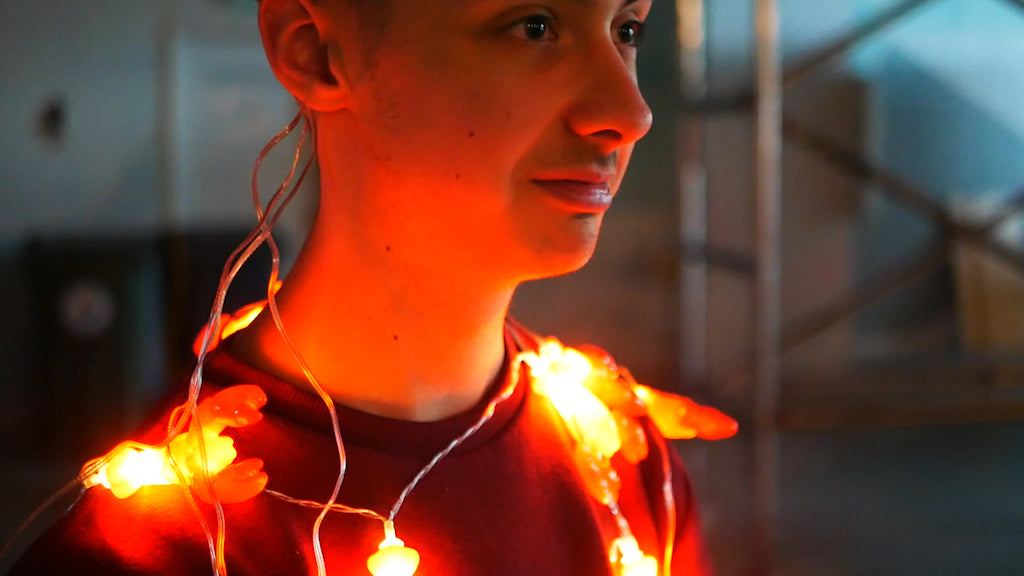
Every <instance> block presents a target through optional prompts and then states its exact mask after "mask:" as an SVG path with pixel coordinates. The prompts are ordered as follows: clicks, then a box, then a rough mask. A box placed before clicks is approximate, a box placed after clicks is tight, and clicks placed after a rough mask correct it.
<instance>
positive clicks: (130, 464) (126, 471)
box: [99, 446, 170, 498]
mask: <svg viewBox="0 0 1024 576" xmlns="http://www.w3.org/2000/svg"><path fill="white" fill-rule="evenodd" d="M166 464H167V452H165V451H163V450H153V449H150V448H141V449H140V448H134V447H128V446H125V447H122V448H120V449H118V451H117V452H116V453H115V454H114V456H113V458H111V459H110V463H109V464H107V466H106V468H105V469H104V470H103V471H101V473H100V474H101V475H100V477H99V482H100V483H101V484H103V485H104V486H106V487H107V488H109V489H110V491H111V492H112V493H113V494H114V496H117V497H118V498H127V497H129V496H131V495H132V494H135V491H136V490H138V489H139V488H141V487H142V486H156V485H163V484H170V482H169V481H168V480H167V478H166V477H165V476H164V473H163V472H164V467H165V466H166Z"/></svg>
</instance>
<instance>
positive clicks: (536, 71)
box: [260, 0, 651, 282]
mask: <svg viewBox="0 0 1024 576" xmlns="http://www.w3.org/2000/svg"><path fill="white" fill-rule="evenodd" d="M262 1H263V6H262V7H261V22H260V26H261V31H262V33H263V37H264V43H265V45H266V48H267V53H268V58H269V60H270V63H271V66H272V67H273V69H274V71H275V74H276V75H277V77H278V78H279V79H280V80H281V82H282V84H283V85H284V86H285V87H286V88H287V89H288V90H289V91H291V92H292V94H294V95H295V96H296V97H297V98H298V99H299V100H300V101H302V102H304V103H305V105H306V106H307V107H308V108H309V109H310V110H311V111H312V114H313V115H314V116H315V117H316V120H317V125H318V130H319V134H318V153H319V154H320V163H321V175H322V182H323V184H324V189H323V196H322V199H321V212H320V216H319V218H320V224H322V225H324V226H327V224H325V223H332V224H333V223H336V224H337V225H338V226H340V227H341V228H342V229H343V230H345V231H346V232H345V233H346V235H347V236H348V237H349V238H356V239H358V240H361V241H363V242H364V243H366V244H367V245H366V246H364V247H363V248H364V249H365V250H371V251H372V250H376V249H378V248H379V249H383V248H384V247H385V246H386V247H387V248H388V249H389V250H390V249H394V250H395V252H396V253H397V254H400V255H404V256H405V257H407V258H409V262H410V264H409V265H410V266H413V265H415V266H420V267H426V268H428V269H429V268H430V266H431V265H433V266H435V267H436V268H438V269H440V268H445V273H447V274H451V273H453V271H455V270H463V271H467V272H465V273H466V274H473V273H476V274H479V275H481V276H486V277H491V278H496V279H500V281H506V282H518V281H521V280H526V279H529V278H535V277H542V276H549V275H554V274H559V273H564V272H568V271H571V270H574V269H576V268H578V267H579V266H581V265H582V264H583V263H584V262H585V261H586V260H587V259H588V258H589V256H590V254H591V252H592V250H593V247H594V244H595V242H596V238H597V233H598V230H599V227H600V223H601V219H602V217H603V214H604V212H605V210H606V209H607V208H608V207H609V205H610V203H611V200H612V198H613V196H614V194H615V193H616V192H617V190H618V187H619V184H620V183H621V179H622V176H623V173H624V171H625V168H626V164H627V163H628V160H629V156H630V153H631V152H632V148H633V144H634V143H635V142H636V140H638V139H639V138H640V137H642V136H643V135H644V133H646V131H647V129H648V127H649V126H650V121H651V115H650V109H649V108H648V107H647V105H646V103H645V102H644V100H643V98H642V97H641V95H640V93H639V90H638V88H637V85H636V77H635V76H636V67H635V58H636V44H637V43H638V41H639V37H640V35H641V34H642V30H643V24H642V23H643V21H644V19H645V18H646V16H647V13H648V11H649V8H650V0H635V1H634V0H549V1H548V2H546V3H545V4H536V3H531V2H523V1H522V0H390V1H389V2H388V3H387V7H386V8H385V9H384V10H386V12H383V13H375V14H374V16H375V17H381V18H383V20H377V21H376V22H377V24H375V26H377V27H376V28H371V29H370V30H371V31H374V32H375V37H373V38H371V39H368V37H367V35H366V33H367V31H368V29H367V28H366V24H365V23H364V22H363V21H362V18H369V17H370V16H367V15H365V14H366V13H364V12H361V10H365V9H366V8H365V6H364V7H363V8H362V9H360V8H358V7H357V6H358V5H361V4H365V3H370V4H373V3H374V2H371V1H370V0H364V1H363V2H360V0H348V1H346V2H339V1H330V0H262ZM374 10H376V8H375V9H374ZM361 14H363V15H362V16H361ZM381 22H383V25H380V23H381ZM371 40H372V41H371ZM368 48H372V49H371V50H368ZM395 257H397V256H395ZM431 259H433V262H434V264H428V263H427V262H428V261H430V260H431ZM412 262H415V264H412ZM446 263H447V264H446ZM467 280H468V279H467Z"/></svg>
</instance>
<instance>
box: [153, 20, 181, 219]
mask: <svg viewBox="0 0 1024 576" xmlns="http://www.w3.org/2000/svg"><path fill="white" fill-rule="evenodd" d="M177 27H178V1H177V0H160V13H159V21H158V22H157V27H156V152H157V154H156V178H157V190H158V191H159V198H160V226H161V228H162V230H161V231H162V232H166V231H168V230H171V229H173V228H175V227H176V226H179V225H180V224H181V221H180V220H181V218H180V217H179V215H178V214H177V210H176V205H177V201H176V199H175V192H176V190H175V188H176V186H175V182H174V179H175V174H174V148H175V146H174V129H173V126H172V125H173V122H174V114H173V110H174V103H175V102H174V96H175V88H176V85H175V84H176V79H177V74H176V70H175V41H176V34H177Z"/></svg>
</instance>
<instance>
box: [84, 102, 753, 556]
mask: <svg viewBox="0 0 1024 576" xmlns="http://www.w3.org/2000/svg"><path fill="white" fill-rule="evenodd" d="M303 120H304V121H305V122H303ZM300 123H302V130H301V134H300V136H299V143H298V145H297V147H296V150H295V154H294V157H293V159H292V165H291V168H290V170H289V172H288V174H287V175H286V177H285V178H284V180H283V181H282V183H281V184H280V186H279V187H278V188H277V190H276V191H275V192H274V194H273V195H272V196H271V198H270V200H269V201H268V203H267V205H266V207H263V206H262V204H261V201H260V194H259V187H258V182H257V181H258V173H259V168H260V166H261V164H262V162H263V160H264V158H265V157H266V156H267V155H268V154H269V153H270V151H271V150H272V149H273V148H274V147H275V146H276V145H278V144H279V143H280V142H281V141H283V140H284V139H285V138H286V137H287V136H288V135H289V134H291V133H292V132H293V131H294V130H295V129H296V128H297V127H298V125H299V124H300ZM307 137H308V138H309V140H310V141H311V142H313V143H315V141H316V138H315V124H314V123H313V122H312V121H311V119H309V118H308V117H306V116H305V115H304V114H303V113H301V112H300V113H299V114H298V115H297V116H296V117H295V119H294V120H293V121H292V122H291V123H289V125H288V126H286V127H285V128H284V129H283V130H282V131H281V132H280V133H279V134H278V135H276V136H275V137H274V138H273V139H272V140H271V141H270V142H269V143H268V144H267V145H266V147H265V148H264V149H263V150H262V152H261V153H260V155H259V158H258V160H257V162H256V166H255V169H254V171H253V182H252V195H253V203H254V207H255V211H256V215H257V217H258V223H257V225H256V227H255V228H254V229H253V231H252V232H251V233H250V234H249V235H248V237H247V238H246V239H245V240H244V241H243V242H242V244H241V245H239V247H238V248H237V249H236V250H235V251H234V252H232V254H231V255H230V256H229V258H228V260H227V262H226V263H225V265H224V269H223V272H222V275H221V279H220V282H219V285H218V289H217V294H216V296H215V299H214V303H213V306H212V308H211V312H210V316H209V319H208V322H207V325H206V326H205V328H204V329H203V330H202V331H201V332H200V335H199V336H198V337H197V339H196V341H195V343H194V351H195V354H196V357H197V362H196V366H195V369H194V371H193V373H192V376H191V378H190V380H189V388H188V398H187V400H186V401H185V402H184V403H183V404H181V405H180V406H178V407H177V408H175V409H174V410H173V411H172V413H171V416H170V418H169V420H168V424H167V434H166V436H165V438H164V440H162V441H161V442H159V443H157V444H155V445H146V444H142V443H138V442H134V441H126V442H123V443H121V444H119V445H118V446H117V447H115V448H114V449H113V450H111V451H110V452H108V453H107V454H105V455H103V456H101V457H99V458H96V459H94V460H91V461H89V462H87V463H86V464H85V465H84V466H83V468H82V471H81V473H80V474H79V476H78V477H77V478H76V479H75V483H77V484H80V485H81V486H82V487H83V489H87V488H91V487H97V486H102V487H105V488H107V489H109V490H111V492H112V493H113V494H114V495H115V496H117V497H118V498H128V497H131V495H132V494H134V493H135V492H136V491H137V490H138V488H139V487H141V486H146V485H178V486H180V487H181V488H182V489H183V490H182V492H183V493H184V497H185V500H186V502H187V503H188V505H189V507H190V509H191V510H192V512H193V514H194V515H195V517H196V519H197V521H198V522H199V524H200V526H201V528H202V531H203V534H204V536H205V538H206V540H207V544H208V547H209V550H210V561H211V566H212V568H213V573H214V574H215V575H216V576H227V566H226V563H225V560H224V558H225V551H224V548H225V542H226V536H225V533H226V523H225V517H224V510H223V504H225V503H227V504H230V503H236V502H242V501H246V500H248V499H251V498H253V497H255V496H257V495H258V494H260V493H266V494H267V495H268V496H271V497H274V498H278V499H281V500H284V501H287V502H291V503H293V504H295V505H299V506H303V507H309V508H315V509H319V510H320V513H319V514H318V516H317V519H316V521H315V522H314V525H313V527H312V541H313V548H314V555H315V558H316V564H317V573H318V575H319V576H326V574H327V571H326V566H325V563H324V557H323V551H322V548H321V544H320V527H321V525H322V522H323V520H324V518H325V517H326V515H327V514H328V513H329V512H332V511H333V512H342V513H350V514H359V515H362V516H365V517H368V518H372V519H374V520H377V521H380V522H381V523H382V526H383V533H384V538H383V539H382V541H381V543H380V546H379V549H378V550H377V552H375V553H374V554H372V555H371V556H370V558H368V560H367V567H368V569H369V570H370V572H371V573H372V574H373V575H374V576H412V575H413V574H414V573H415V571H416V569H417V566H418V564H419V552H418V551H417V550H415V549H414V548H412V547H410V546H406V545H405V543H404V542H403V541H402V540H401V539H400V538H398V534H397V532H396V528H395V519H396V517H397V516H398V514H399V512H400V510H401V508H402V505H403V504H404V503H405V501H406V500H407V498H408V497H409V496H410V495H411V494H412V493H413V491H414V489H415V488H416V486H417V485H418V484H419V482H420V481H421V480H422V479H423V478H424V477H425V476H426V475H427V474H429V473H430V472H431V471H432V470H433V469H434V468H435V467H436V466H437V465H439V464H440V463H441V462H442V461H443V460H444V458H446V457H447V456H448V455H449V454H451V452H452V451H453V450H455V449H456V448H457V447H458V446H459V445H460V444H462V443H463V442H464V441H466V440H467V439H468V438H470V437H471V436H473V434H475V433H476V432H477V431H478V430H480V428H482V427H483V426H484V425H485V424H486V423H487V422H488V421H489V420H490V419H491V417H492V416H493V415H494V412H495V409H496V408H497V406H498V405H499V404H500V403H501V402H504V401H505V400H507V399H508V398H509V397H510V396H512V394H513V392H514V390H515V388H516V386H517V385H518V384H519V382H520V380H523V379H524V378H522V367H523V366H525V367H526V368H527V378H526V380H528V381H529V385H530V386H531V387H532V389H533V390H534V392H536V393H537V394H538V395H540V396H542V397H544V398H546V399H547V400H548V401H550V403H551V405H552V406H553V408H554V411H555V412H556V413H557V414H558V415H559V416H560V419H561V422H562V423H563V424H564V427H565V430H566V431H567V433H568V436H569V438H570V441H571V443H572V446H571V449H572V458H573V460H574V461H575V463H576V468H577V470H578V472H579V478H580V481H581V483H582V485H583V487H584V488H585V490H586V491H587V492H588V494H590V496H591V497H592V498H593V499H594V501H595V502H596V503H598V504H600V505H602V506H604V507H605V508H606V509H607V510H608V512H609V513H610V514H611V516H612V518H613V519H614V522H615V526H616V527H617V530H618V536H617V537H615V538H614V539H612V540H611V542H609V544H608V561H609V563H610V565H611V566H612V567H613V570H614V572H615V574H616V576H657V575H658V574H659V571H660V573H661V574H663V575H665V576H667V575H669V574H670V573H671V558H672V545H673V542H674V538H675V535H674V534H675V523H674V522H675V511H674V503H673V500H672V478H671V463H670V462H669V460H668V458H667V450H668V447H667V445H666V443H665V440H664V438H668V439H688V438H695V437H699V438H704V439H709V440H714V439H719V438H726V437H729V436H731V435H732V434H735V432H736V422H735V421H734V420H732V419H731V418H729V417H727V416H725V415H724V414H722V413H721V412H718V411H717V410H715V409H713V408H710V407H706V406H700V405H698V404H697V403H695V402H693V401H692V400H690V399H687V398H683V397H681V396H676V395H672V394H667V393H664V392H660V391H658V390H656V389H653V388H649V387H647V386H643V385H641V384H639V383H637V382H636V380H635V379H634V378H633V377H632V375H631V374H630V373H629V371H628V370H626V369H625V368H622V367H619V366H618V365H617V364H616V363H615V362H614V360H613V359H612V358H611V357H610V356H609V355H608V354H607V353H605V352H604V351H603V350H601V349H599V348H596V347H581V348H580V349H573V348H568V347H565V346H563V345H562V344H561V343H560V342H559V341H558V340H556V339H553V338H540V337H538V336H536V335H534V334H532V333H531V332H529V331H528V330H526V329H525V328H524V327H522V326H521V325H520V324H518V323H517V322H516V321H515V320H513V319H511V318H508V319H507V321H506V328H507V330H508V332H509V334H510V335H511V337H512V338H513V340H514V342H515V344H516V348H517V349H518V350H519V352H518V353H517V354H516V356H515V357H514V359H513V361H512V362H511V364H510V370H511V374H510V378H509V380H508V383H507V384H506V386H505V387H504V388H503V389H502V390H501V391H500V392H499V393H498V395H497V396H496V397H494V398H493V399H492V400H491V401H490V402H489V403H488V405H487V406H486V407H485V408H484V410H483V412H482V413H481V415H480V417H479V419H478V420H477V421H476V422H475V423H474V424H473V425H472V426H470V427H469V428H468V429H466V430H465V431H464V432H463V433H462V434H461V435H459V436H458V437H456V438H455V439H453V440H452V441H451V442H450V443H449V444H448V445H447V446H445V447H444V448H443V449H442V450H441V451H440V452H438V453H437V454H436V455H434V457H433V458H431V459H430V461H428V462H427V463H426V465H424V467H423V468H422V469H420V471H419V472H418V473H417V474H416V475H415V476H414V477H413V478H412V479H411V480H410V482H409V483H408V484H407V485H406V486H405V488H404V489H403V490H402V492H401V493H400V494H399V495H398V496H397V498H396V500H395V503H394V505H393V506H392V507H391V509H390V510H389V511H388V513H387V515H383V514H380V513H378V512H376V511H373V510H367V509H358V508H352V507H349V506H346V505H344V504H340V503H338V502H337V497H338V494H339V491H340V488H341V485H342V482H343V480H344V477H345V471H346V463H347V459H346V455H345V447H344V442H343V440H342V437H341V432H340V426H339V423H338V416H337V413H336V410H335V407H334V403H333V400H332V399H331V398H330V396H329V395H328V394H327V393H326V392H325V390H324V388H323V387H322V386H321V385H320V383H319V382H318V381H317V379H316V377H315V375H314V374H313V372H312V371H311V370H310V368H309V366H308V364H307V363H306V361H305V360H304V358H303V357H302V355H301V353H300V352H299V350H298V349H297V347H296V346H295V345H294V344H293V343H292V341H291V339H290V338H289V337H288V334H287V331H286V330H285V327H284V324H283V322H282V320H281V317H280V313H279V311H278V309H277V304H276V299H275V295H276V293H277V291H278V289H280V287H281V282H280V280H279V274H280V254H279V251H278V248H277V245H276V243H275V242H274V239H273V237H272V236H271V231H272V230H273V227H274V225H275V224H276V223H277V221H278V219H279V218H280V216H281V214H282V213H283V211H284V209H285V208H286V207H287V205H288V204H289V203H290V201H291V200H292V199H293V198H294V196H295V194H296V192H297V191H298V189H299V187H300V186H301V184H302V182H303V181H304V179H305V177H306V175H307V174H308V171H309V169H310V167H311V165H312V163H313V161H314V159H315V146H314V150H313V152H312V153H311V154H309V155H308V158H307V161H306V162H305V163H304V165H303V166H302V169H301V171H300V170H299V165H300V162H301V158H302V155H303V150H304V146H305V142H306V140H307ZM264 243H266V244H267V245H268V247H269V249H270V251H271V255H272V269H271V275H270V279H269V282H268V288H267V299H266V300H265V301H263V302H258V303H255V304H252V305H249V306H247V307H244V308H242V309H241V310H239V311H238V312H236V313H234V314H225V313H224V312H223V308H224V300H225V296H226V292H227V290H228V288H229V287H230V285H231V283H232V281H233V280H234V278H235V276H236V275H237V274H238V272H239V270H240V269H241V267H242V265H243V264H245V262H246V261H248V260H249V258H250V257H251V256H252V254H253V253H254V252H255V250H256V249H257V248H258V247H259V246H261V245H262V244H264ZM265 309H269V312H270V315H271V317H272V319H273V321H274V323H275V326H276V328H277V330H278V332H279V333H280V334H281V335H282V337H283V338H284V340H285V342H286V343H287V345H288V347H289V349H290V351H291V354H292V356H293V357H294V358H295V360H296V362H297V363H298V365H299V366H300V368H301V369H302V372H303V373H304V375H305V376H306V378H307V380H308V381H309V383H310V385H311V386H312V388H313V389H314V390H315V392H316V393H317V394H318V395H319V396H320V398H321V400H322V401H323V402H324V404H325V406H326V407H327V409H328V412H329V414H330V417H331V423H332V429H333V433H334V438H335V444H336V446H337V451H338V461H339V473H338V476H337V478H336V481H335V486H334V490H333V492H332V494H331V496H330V498H329V499H328V501H326V502H314V501H308V500H299V499H295V498H292V497H290V496H288V495H286V494H282V493H280V492H277V491H274V490H269V489H266V484H267V481H268V478H267V475H266V473H265V472H263V470H262V461H260V460H259V459H258V458H249V459H246V460H243V461H241V462H235V459H236V456H237V453H236V451H235V450H234V447H233V442H232V441H231V439H230V438H229V437H226V436H223V435H222V432H223V431H224V430H225V428H228V427H244V426H248V425H252V424H255V423H256V422H258V421H259V420H260V419H261V418H262V414H261V413H260V409H261V408H262V407H263V405H264V404H265V403H266V396H265V395H264V394H263V391H262V390H260V389H259V388H258V387H256V386H252V385H241V386H234V387H230V388H226V389H224V390H222V391H220V392H218V393H216V394H214V395H211V396H209V397H207V398H205V399H203V400H202V401H200V400H199V398H200V390H201V387H202V382H203V367H204V365H205V361H206V358H207V357H208V355H209V354H210V352H212V351H213V350H214V349H215V348H216V347H217V346H218V344H219V343H220V342H221V341H222V340H223V339H225V338H227V337H228V336H230V335H231V334H232V333H234V332H236V331H238V330H240V329H243V328H244V327H246V326H247V325H248V324H249V323H250V322H251V321H252V320H254V319H255V318H256V316H258V315H259V314H260V313H261V312H262V311H263V310H265ZM640 418H650V420H651V422H652V423H653V424H654V426H655V427H656V428H657V429H658V430H659V432H660V434H661V436H663V437H664V438H662V437H661V436H658V435H654V436H653V441H654V442H655V443H656V447H657V452H658V454H659V455H660V458H661V469H662V492H663V494H661V502H662V503H663V505H664V510H663V511H662V512H663V513H664V514H665V515H666V518H665V523H664V526H665V534H664V538H665V545H664V547H663V550H662V551H661V561H660V562H659V560H658V559H656V558H655V556H653V555H652V554H649V553H645V552H644V551H642V550H641V549H640V547H639V544H638V542H637V540H636V538H635V537H634V536H633V534H632V530H631V529H630V526H629V522H628V520H627V519H626V517H625V515H624V514H623V513H622V511H621V510H620V508H619V505H618V496H619V491H620V490H621V480H620V479H619V477H618V473H617V471H616V470H615V468H614V467H613V466H612V463H611V459H612V457H613V456H615V455H617V454H621V455H622V457H623V458H624V459H625V460H626V461H627V462H628V463H629V464H636V463H638V462H640V461H641V460H644V459H646V458H647V457H648V454H649V445H648V442H649V441H650V440H651V439H649V438H648V435H647V434H646V433H645V431H644V428H643V426H642V425H641V423H640ZM193 493H194V494H195V496H198V498H199V499H200V500H202V501H204V502H206V503H208V504H211V505H212V506H213V508H214V511H215V515H216V521H217V525H216V530H215V531H214V530H212V529H211V528H210V526H209V524H208V523H207V521H206V519H205V517H204V515H203V513H202V511H201V510H200V508H199V504H198V503H197V502H196V499H195V498H194V497H193ZM659 564H660V567H659Z"/></svg>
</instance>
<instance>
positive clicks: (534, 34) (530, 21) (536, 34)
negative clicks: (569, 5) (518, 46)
mask: <svg viewBox="0 0 1024 576" xmlns="http://www.w3.org/2000/svg"><path fill="white" fill-rule="evenodd" d="M515 31H516V33H517V34H518V35H519V36H520V37H522V38H523V39H524V40H531V41H533V42H540V41H542V40H547V41H550V40H555V39H556V38H558V36H557V35H556V34H555V27H554V20H553V19H552V18H551V16H548V15H547V14H532V15H530V16H527V17H526V18H523V19H522V20H520V21H519V22H516V28H515Z"/></svg>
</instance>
